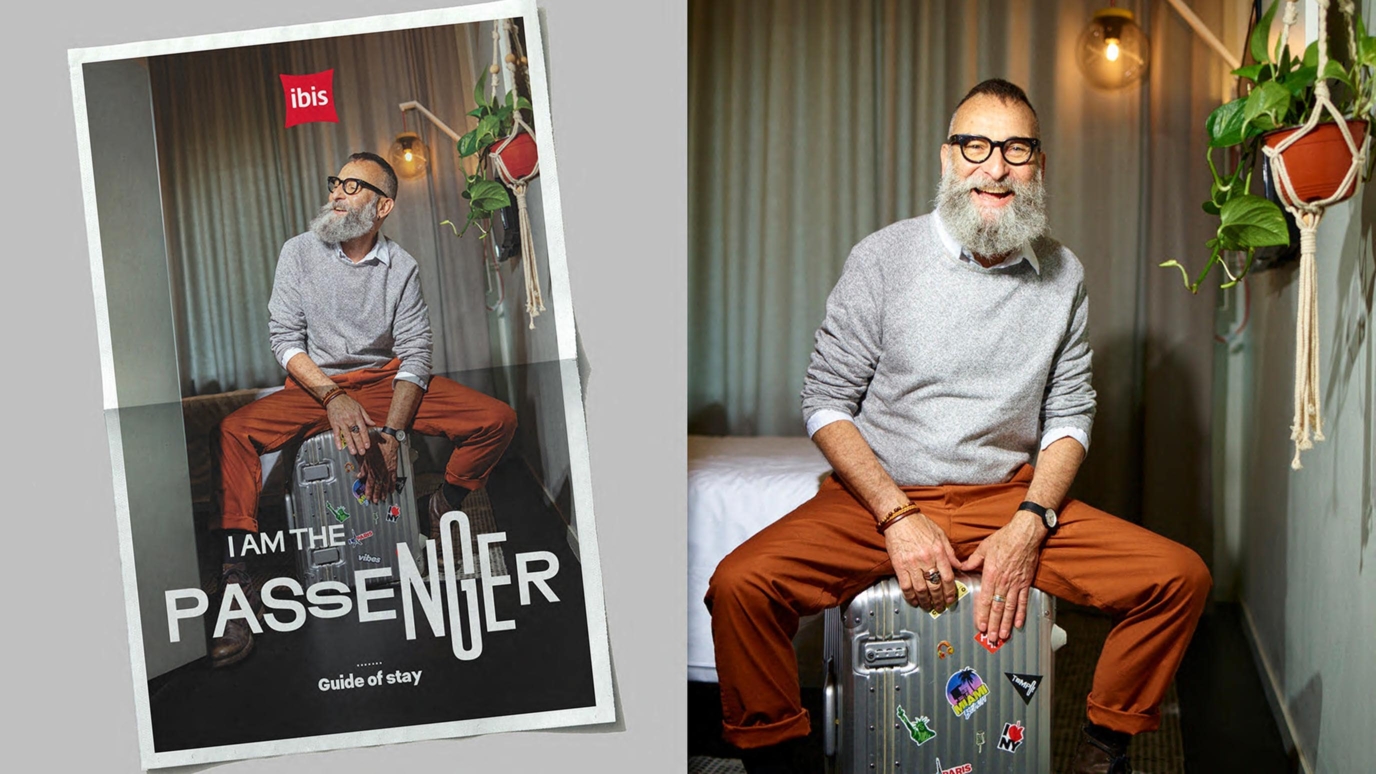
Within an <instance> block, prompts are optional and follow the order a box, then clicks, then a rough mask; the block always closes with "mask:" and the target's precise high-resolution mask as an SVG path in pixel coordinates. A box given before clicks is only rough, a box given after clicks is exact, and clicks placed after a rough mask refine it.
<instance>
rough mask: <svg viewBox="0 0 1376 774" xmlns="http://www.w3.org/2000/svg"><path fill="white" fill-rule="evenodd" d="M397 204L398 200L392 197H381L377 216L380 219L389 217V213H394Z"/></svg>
mask: <svg viewBox="0 0 1376 774" xmlns="http://www.w3.org/2000/svg"><path fill="white" fill-rule="evenodd" d="M396 203H397V202H396V200H395V199H393V198H392V197H390V196H384V197H380V201H378V203H377V216H378V217H379V218H385V217H387V213H389V212H391V211H392V207H394V206H395V205H396Z"/></svg>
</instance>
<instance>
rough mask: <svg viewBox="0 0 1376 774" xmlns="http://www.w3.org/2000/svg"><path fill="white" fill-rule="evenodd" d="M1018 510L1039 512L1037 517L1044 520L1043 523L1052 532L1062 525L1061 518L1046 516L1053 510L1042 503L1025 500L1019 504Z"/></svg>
mask: <svg viewBox="0 0 1376 774" xmlns="http://www.w3.org/2000/svg"><path fill="white" fill-rule="evenodd" d="M1018 510H1020V511H1029V512H1031V513H1035V514H1037V518H1039V519H1041V520H1042V525H1043V526H1045V527H1046V528H1047V530H1048V531H1050V532H1055V531H1056V527H1058V526H1060V520H1059V519H1057V520H1055V521H1053V520H1052V519H1048V518H1047V517H1046V514H1047V512H1048V511H1050V510H1051V509H1050V508H1046V507H1043V506H1041V505H1038V504H1036V503H1034V502H1032V501H1031V500H1023V501H1022V502H1021V503H1020V504H1019V505H1018Z"/></svg>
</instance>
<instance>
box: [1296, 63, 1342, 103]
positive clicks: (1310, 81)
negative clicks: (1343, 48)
mask: <svg viewBox="0 0 1376 774" xmlns="http://www.w3.org/2000/svg"><path fill="white" fill-rule="evenodd" d="M1329 64H1332V62H1330V63H1329ZM1318 72H1319V68H1318V67H1313V66H1310V65H1305V66H1303V67H1301V68H1300V69H1298V70H1296V71H1295V72H1293V73H1290V75H1288V76H1286V78H1285V81H1284V85H1285V90H1286V91H1288V92H1290V96H1292V97H1295V98H1297V99H1298V98H1299V96H1300V95H1301V94H1303V93H1304V90H1305V89H1311V88H1313V87H1314V79H1315V77H1316V76H1317V75H1318Z"/></svg>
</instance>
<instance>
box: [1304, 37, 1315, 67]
mask: <svg viewBox="0 0 1376 774" xmlns="http://www.w3.org/2000/svg"><path fill="white" fill-rule="evenodd" d="M1304 66H1305V67H1312V68H1314V71H1315V72H1318V69H1319V41H1317V40H1316V41H1314V42H1313V43H1310V44H1309V45H1308V47H1306V48H1305V49H1304Z"/></svg>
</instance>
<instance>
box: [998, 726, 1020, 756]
mask: <svg viewBox="0 0 1376 774" xmlns="http://www.w3.org/2000/svg"><path fill="white" fill-rule="evenodd" d="M1025 730H1026V729H1024V728H1023V727H1022V723H1019V722H1016V721H1014V722H1012V723H1004V724H1003V736H1000V737H999V743H998V744H997V745H996V747H998V748H999V749H1000V750H1003V751H1004V752H1006V753H1012V752H1017V751H1018V748H1019V747H1022V742H1023V738H1022V733H1023V731H1025Z"/></svg>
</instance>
